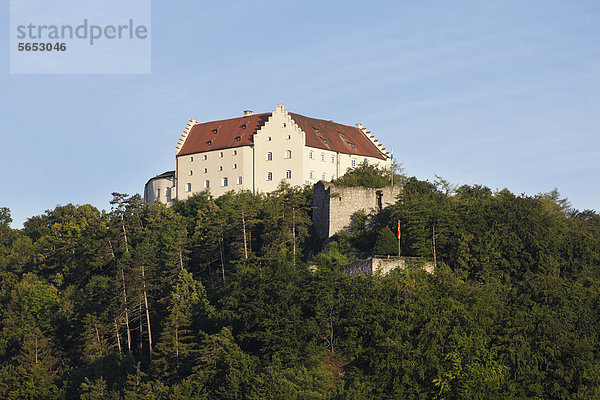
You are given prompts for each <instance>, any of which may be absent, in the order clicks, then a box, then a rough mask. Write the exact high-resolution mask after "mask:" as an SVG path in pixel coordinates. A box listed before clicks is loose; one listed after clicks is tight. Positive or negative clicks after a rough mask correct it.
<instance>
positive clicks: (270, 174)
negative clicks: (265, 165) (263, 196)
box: [267, 172, 273, 181]
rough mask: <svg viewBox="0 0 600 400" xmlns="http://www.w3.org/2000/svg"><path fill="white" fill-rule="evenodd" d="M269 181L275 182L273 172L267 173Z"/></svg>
mask: <svg viewBox="0 0 600 400" xmlns="http://www.w3.org/2000/svg"><path fill="white" fill-rule="evenodd" d="M267 180H268V181H272V180H273V173H272V172H267Z"/></svg>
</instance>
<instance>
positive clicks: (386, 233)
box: [373, 226, 398, 256]
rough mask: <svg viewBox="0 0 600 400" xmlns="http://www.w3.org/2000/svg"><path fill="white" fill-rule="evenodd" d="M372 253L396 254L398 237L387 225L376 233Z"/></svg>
mask: <svg viewBox="0 0 600 400" xmlns="http://www.w3.org/2000/svg"><path fill="white" fill-rule="evenodd" d="M373 254H374V255H382V256H391V255H398V239H397V238H396V235H394V233H393V232H392V231H391V230H390V228H388V227H387V226H386V227H385V228H383V229H381V230H380V231H379V232H378V233H377V239H376V240H375V246H374V247H373Z"/></svg>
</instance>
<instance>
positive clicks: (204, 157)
mask: <svg viewBox="0 0 600 400" xmlns="http://www.w3.org/2000/svg"><path fill="white" fill-rule="evenodd" d="M207 158H208V157H206V154H205V155H203V156H202V159H203V160H206V159H207ZM193 159H194V157H192V160H193Z"/></svg>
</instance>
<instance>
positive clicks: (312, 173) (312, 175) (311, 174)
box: [308, 171, 314, 179]
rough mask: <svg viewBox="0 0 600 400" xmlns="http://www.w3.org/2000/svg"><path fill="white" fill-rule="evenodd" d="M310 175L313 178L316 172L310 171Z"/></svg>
mask: <svg viewBox="0 0 600 400" xmlns="http://www.w3.org/2000/svg"><path fill="white" fill-rule="evenodd" d="M308 177H309V178H310V179H313V177H314V172H312V171H310V173H309V174H308Z"/></svg>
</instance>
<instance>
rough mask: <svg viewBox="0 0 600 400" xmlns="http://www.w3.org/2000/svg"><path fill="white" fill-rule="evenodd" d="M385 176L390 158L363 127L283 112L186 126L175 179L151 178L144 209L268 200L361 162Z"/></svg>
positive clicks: (168, 175) (248, 114)
mask: <svg viewBox="0 0 600 400" xmlns="http://www.w3.org/2000/svg"><path fill="white" fill-rule="evenodd" d="M365 161H366V162H368V163H369V164H375V165H378V166H380V167H381V168H384V169H390V168H391V158H390V154H389V152H387V151H386V149H385V148H383V147H382V145H381V144H380V143H379V141H378V140H377V139H375V138H374V137H373V136H372V135H371V133H370V132H369V131H367V130H366V129H365V128H363V127H362V125H361V124H356V125H355V126H348V125H342V124H338V123H335V122H333V121H326V120H321V119H315V118H310V117H305V116H302V115H299V114H294V113H291V112H288V111H287V110H286V109H285V108H284V106H283V104H278V105H277V106H276V107H275V110H274V111H273V112H268V113H264V114H253V113H252V111H244V115H243V116H242V117H238V118H232V119H227V120H221V121H212V122H205V123H198V122H197V121H196V120H194V119H192V120H190V122H189V123H188V125H187V127H186V128H185V130H184V131H183V135H182V136H181V138H180V139H179V142H178V143H177V146H176V151H175V171H168V172H165V173H163V174H161V175H158V176H155V177H154V178H151V179H150V180H149V181H148V183H146V186H145V188H144V199H145V200H146V201H147V202H148V203H150V204H151V203H152V202H154V201H155V200H160V201H162V202H163V203H166V204H170V203H171V202H172V200H173V199H175V198H177V199H179V200H185V199H187V198H188V197H190V196H192V195H193V194H195V193H198V192H201V191H203V190H208V191H209V192H210V193H211V195H212V196H214V197H218V196H221V195H222V194H224V193H226V192H228V191H230V190H250V191H252V192H254V193H259V192H263V193H268V192H271V191H274V190H275V189H277V186H278V185H279V183H280V182H281V181H284V182H286V183H289V184H290V185H291V186H302V185H305V184H314V183H316V182H318V181H321V180H323V181H331V180H334V179H336V178H339V177H340V176H342V175H343V174H344V173H345V172H346V171H347V170H348V169H350V168H352V167H355V166H357V165H358V164H360V163H362V162H365Z"/></svg>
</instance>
